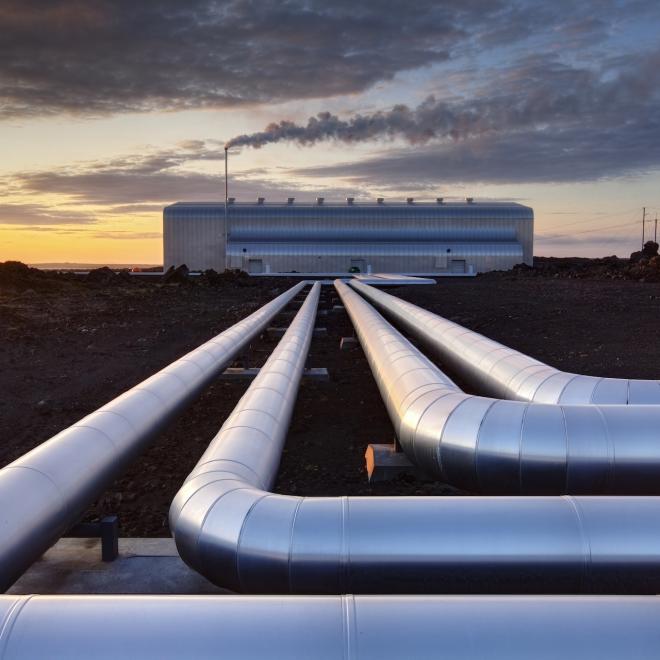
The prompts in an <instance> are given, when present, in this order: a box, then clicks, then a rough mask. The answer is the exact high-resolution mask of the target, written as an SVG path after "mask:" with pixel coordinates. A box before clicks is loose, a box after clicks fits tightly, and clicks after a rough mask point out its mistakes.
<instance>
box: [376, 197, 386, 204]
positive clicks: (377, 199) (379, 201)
mask: <svg viewBox="0 0 660 660" xmlns="http://www.w3.org/2000/svg"><path fill="white" fill-rule="evenodd" d="M384 202H385V198H384V197H377V198H376V204H383V203H384Z"/></svg>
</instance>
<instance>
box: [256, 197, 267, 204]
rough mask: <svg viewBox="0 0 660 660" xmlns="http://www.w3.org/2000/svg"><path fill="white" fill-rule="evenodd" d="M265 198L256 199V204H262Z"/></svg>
mask: <svg viewBox="0 0 660 660" xmlns="http://www.w3.org/2000/svg"><path fill="white" fill-rule="evenodd" d="M264 200H265V198H264V197H257V204H263V203H264Z"/></svg>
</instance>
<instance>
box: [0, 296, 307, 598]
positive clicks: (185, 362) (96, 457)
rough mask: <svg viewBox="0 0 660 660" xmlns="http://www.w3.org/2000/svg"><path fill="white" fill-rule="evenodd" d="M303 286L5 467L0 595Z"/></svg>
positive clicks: (0, 498) (0, 492)
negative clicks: (0, 591)
mask: <svg viewBox="0 0 660 660" xmlns="http://www.w3.org/2000/svg"><path fill="white" fill-rule="evenodd" d="M303 287H304V284H303V283H300V284H297V285H296V286H294V287H292V288H291V289H289V290H288V291H286V292H285V293H283V294H282V295H280V296H278V297H277V298H275V299H274V300H272V301H271V302H269V303H268V304H266V305H264V306H263V307H261V308H260V309H258V310H257V311H256V312H254V313H253V314H251V315H250V316H248V317H247V318H245V319H243V320H242V321H241V322H240V323H237V324H236V325H234V326H232V327H231V328H229V329H227V330H225V331H224V332H222V333H220V334H219V335H218V336H217V337H214V338H213V339H211V340H210V341H208V342H206V343H205V344H202V345H201V346H200V347H199V348H197V349H195V350H194V351H191V352H190V353H188V354H186V355H184V356H183V357H182V358H180V359H179V360H177V361H176V362H173V363H172V364H170V365H169V366H168V367H165V368H164V369H162V370H161V371H159V372H158V373H157V374H155V375H154V376H152V377H151V378H148V379H147V380H145V381H143V382H141V383H140V384H138V385H136V386H135V387H133V388H132V389H130V390H128V391H127V392H124V393H123V394H121V395H120V396H118V397H117V398H116V399H113V400H112V401H110V402H109V403H107V404H106V405H104V406H103V407H102V408H99V409H98V410H96V411H95V412H93V413H91V414H90V415H87V416H86V417H84V418H83V419H81V420H80V421H79V422H77V423H76V424H74V425H73V426H70V427H69V428H67V429H65V430H64V431H61V432H60V433H58V434H57V435H55V436H53V437H52V438H50V439H49V440H47V441H46V442H44V443H43V444H41V445H39V446H38V447H36V448H35V449H33V450H32V451H30V452H28V453H27V454H25V455H24V456H21V457H20V458H19V459H17V460H16V461H14V462H13V463H11V464H9V465H8V466H6V467H5V468H3V469H2V470H0V588H1V589H2V591H4V590H6V589H7V588H8V587H9V586H10V585H11V584H12V583H13V582H14V581H15V580H16V578H18V576H19V575H20V574H21V573H22V572H23V571H24V570H25V569H26V568H27V567H28V566H29V565H30V564H32V563H33V562H34V561H35V560H36V559H38V557H39V556H40V555H41V554H43V553H44V552H45V551H46V550H47V549H48V548H49V547H50V546H51V545H52V544H53V543H54V542H55V541H56V540H57V539H58V538H59V537H60V536H61V535H62V534H63V533H64V532H65V531H66V530H67V529H68V528H69V527H70V526H71V525H72V524H74V523H75V522H76V521H77V520H78V518H79V517H80V515H81V514H82V512H83V511H84V510H85V508H86V507H87V506H89V505H90V504H91V502H92V501H93V500H94V498H96V497H97V496H98V495H99V494H100V493H101V492H102V491H103V490H104V489H105V488H106V487H107V486H108V485H110V484H111V483H112V481H113V480H114V479H115V478H116V477H117V476H118V475H119V474H120V473H121V472H122V470H123V469H124V468H125V467H126V465H127V464H128V463H129V462H130V461H131V460H132V459H133V458H135V456H136V455H137V454H138V453H139V452H140V451H141V450H142V449H144V447H145V446H146V445H147V443H148V442H149V441H150V440H151V439H152V438H153V437H154V436H155V435H156V434H157V433H158V432H159V431H161V430H162V429H163V428H164V427H165V426H166V424H167V423H169V422H170V421H171V420H172V419H173V418H174V417H175V416H176V415H177V414H179V413H180V412H182V411H183V409H184V408H185V407H186V405H187V404H189V403H190V402H191V401H192V400H193V399H194V398H195V397H196V396H197V395H198V394H199V393H200V392H201V391H202V389H203V388H204V387H206V386H207V385H208V384H209V383H210V382H211V381H212V380H213V379H214V378H215V377H216V376H217V375H218V374H219V373H221V372H222V371H223V370H224V369H225V368H226V367H227V365H228V364H230V362H231V361H232V360H233V359H234V358H235V357H236V355H238V354H239V353H240V352H241V351H242V350H244V349H245V348H246V347H247V346H248V345H249V343H250V341H251V340H252V339H254V337H256V336H257V335H258V334H259V333H260V332H262V331H263V330H264V329H265V328H266V326H267V325H268V324H269V323H270V321H271V320H272V319H273V318H274V317H275V316H276V315H277V314H278V313H279V312H280V311H282V309H283V308H284V307H286V305H287V304H288V303H289V302H291V300H292V299H293V298H294V297H295V296H296V294H297V293H298V292H299V291H301V290H302V288H303Z"/></svg>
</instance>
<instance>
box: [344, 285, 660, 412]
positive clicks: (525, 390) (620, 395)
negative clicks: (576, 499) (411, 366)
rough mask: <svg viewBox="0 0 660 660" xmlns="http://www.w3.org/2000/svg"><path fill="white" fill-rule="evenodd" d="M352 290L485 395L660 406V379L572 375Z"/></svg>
mask: <svg viewBox="0 0 660 660" xmlns="http://www.w3.org/2000/svg"><path fill="white" fill-rule="evenodd" d="M350 284H351V286H352V287H353V288H354V289H356V290H357V291H359V292H360V294H362V296H364V297H365V298H366V299H367V300H369V301H370V302H371V303H373V304H374V305H376V307H377V308H378V309H379V310H381V311H382V312H383V313H384V314H385V315H386V316H387V317H388V318H390V319H392V320H393V321H394V322H395V323H396V324H397V325H398V326H400V327H402V328H403V329H404V330H405V331H406V332H408V333H409V334H411V335H413V336H414V337H415V338H416V339H419V340H420V341H421V342H422V343H423V344H424V345H425V346H426V347H428V348H429V349H431V350H432V351H433V353H434V354H436V355H438V356H439V357H440V358H441V359H442V361H443V362H444V363H445V364H446V365H447V366H449V367H451V368H452V369H454V370H456V371H457V372H458V373H460V374H461V375H462V376H464V377H465V379H466V380H467V381H469V382H470V384H472V385H473V386H474V387H475V388H477V389H479V391H480V392H483V393H484V394H488V395H490V396H494V397H497V398H502V399H514V400H518V401H535V402H537V403H565V404H590V403H594V404H601V405H609V404H621V405H625V404H632V405H656V404H660V381H657V380H635V379H624V378H600V377H597V376H584V375H580V374H572V373H567V372H565V371H559V370H558V369H555V368H554V367H550V366H548V365H547V364H544V363H543V362H539V361H538V360H535V359H534V358H531V357H529V356H528V355H524V354H523V353H520V352H518V351H515V350H513V349H512V348H508V347H507V346H504V345H502V344H499V343H498V342H496V341H493V340H492V339H488V338H487V337H484V336H483V335H480V334H479V333H477V332H473V331H472V330H468V329H467V328H464V327H463V326H460V325H458V324H457V323H453V322H452V321H448V320H447V319H444V318H442V317H441V316H437V315H436V314H433V313H431V312H429V311H427V310H425V309H422V308H421V307H418V306H417V305H413V304H412V303H409V302H406V301H405V300H401V299H400V298H397V297H395V296H392V295H389V294H387V293H385V292H384V291H379V290H378V289H375V288H373V287H370V286H367V285H366V284H362V283H361V282H358V281H355V280H353V281H351V283H350Z"/></svg>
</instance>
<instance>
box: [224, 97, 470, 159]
mask: <svg viewBox="0 0 660 660" xmlns="http://www.w3.org/2000/svg"><path fill="white" fill-rule="evenodd" d="M470 123H471V122H470V121H469V118H468V117H467V116H463V117H461V116H460V115H457V114H456V113H455V112H454V111H453V110H452V109H450V108H449V106H448V105H446V104H444V103H441V102H438V101H437V100H436V99H435V98H434V97H433V96H430V97H428V98H427V99H426V100H425V101H424V102H423V103H421V104H420V105H419V106H418V107H417V108H414V109H411V108H409V107H408V106H406V105H395V106H394V107H393V108H392V109H391V110H388V111H378V112H374V113H372V114H357V115H354V116H353V117H351V118H350V119H340V118H339V117H338V116H337V115H333V114H331V113H330V112H320V113H319V114H317V115H316V116H315V117H310V118H309V119H308V120H307V124H306V125H303V124H296V123H295V122H292V121H286V120H285V121H280V122H277V123H272V124H269V125H268V126H266V128H265V129H264V130H263V131H259V132H257V133H251V134H245V135H238V136H236V137H234V138H232V139H231V140H229V142H227V144H226V145H225V146H226V147H242V146H248V147H254V148H255V149H259V148H260V147H263V146H264V145H266V144H272V143H274V142H283V141H291V142H297V143H298V144H302V145H311V144H315V143H316V142H320V141H322V140H337V141H339V142H363V141H365V140H371V139H375V138H395V137H403V138H404V139H406V140H407V141H409V142H411V143H413V144H419V143H423V142H427V141H429V140H431V139H433V138H438V137H453V138H459V137H461V136H462V133H463V132H464V131H465V130H466V129H468V125H469V124H470ZM463 126H464V127H463Z"/></svg>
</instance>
